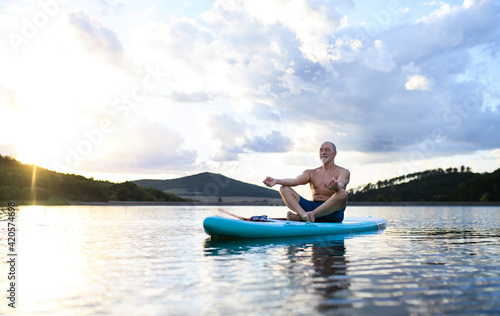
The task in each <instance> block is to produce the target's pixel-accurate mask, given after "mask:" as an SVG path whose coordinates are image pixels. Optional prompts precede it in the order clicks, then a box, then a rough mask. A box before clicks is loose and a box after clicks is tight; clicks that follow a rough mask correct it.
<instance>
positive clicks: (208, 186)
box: [132, 172, 280, 198]
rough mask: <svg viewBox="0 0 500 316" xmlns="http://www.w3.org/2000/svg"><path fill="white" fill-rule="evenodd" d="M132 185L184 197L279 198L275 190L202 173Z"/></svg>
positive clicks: (214, 174) (215, 174)
mask: <svg viewBox="0 0 500 316" xmlns="http://www.w3.org/2000/svg"><path fill="white" fill-rule="evenodd" d="M132 182H133V183H135V184H137V185H140V186H143V187H148V186H151V187H153V188H156V189H158V190H161V191H165V192H170V193H173V194H176V195H179V196H184V197H189V196H192V197H199V196H207V197H209V196H210V197H236V196H244V197H259V198H280V194H279V192H278V191H276V190H272V189H268V188H265V187H263V186H258V185H255V184H250V183H245V182H242V181H238V180H235V179H231V178H228V177H226V176H223V175H221V174H217V173H210V172H203V173H199V174H196V175H192V176H187V177H183V178H177V179H171V180H136V181H132Z"/></svg>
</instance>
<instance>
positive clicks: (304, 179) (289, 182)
mask: <svg viewBox="0 0 500 316" xmlns="http://www.w3.org/2000/svg"><path fill="white" fill-rule="evenodd" d="M310 180H311V177H310V175H309V171H308V170H306V171H304V172H303V173H302V174H301V175H300V176H298V177H296V178H295V179H274V178H272V177H267V178H266V179H264V184H265V185H267V186H268V187H273V186H274V185H276V184H280V185H284V186H288V187H294V186H297V185H301V184H307V183H309V181H310Z"/></svg>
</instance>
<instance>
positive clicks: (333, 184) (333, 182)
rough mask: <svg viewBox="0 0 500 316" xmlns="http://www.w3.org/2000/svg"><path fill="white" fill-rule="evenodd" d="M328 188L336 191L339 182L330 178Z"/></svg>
mask: <svg viewBox="0 0 500 316" xmlns="http://www.w3.org/2000/svg"><path fill="white" fill-rule="evenodd" d="M328 189H330V190H332V191H333V192H337V191H338V190H340V186H339V182H338V181H337V179H335V178H332V180H330V181H328Z"/></svg>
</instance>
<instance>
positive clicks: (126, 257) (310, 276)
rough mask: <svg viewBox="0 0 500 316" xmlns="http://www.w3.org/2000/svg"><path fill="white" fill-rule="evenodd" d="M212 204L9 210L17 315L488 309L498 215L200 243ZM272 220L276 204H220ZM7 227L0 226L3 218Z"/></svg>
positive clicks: (495, 273)
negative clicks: (14, 246) (13, 212)
mask: <svg viewBox="0 0 500 316" xmlns="http://www.w3.org/2000/svg"><path fill="white" fill-rule="evenodd" d="M215 209H216V208H215V207H180V206H128V207H122V206H71V207H69V206H65V207H53V206H50V207H37V206H29V207H21V208H20V211H19V212H18V214H17V223H16V225H17V227H18V229H19V231H18V232H17V237H18V244H17V252H18V257H17V260H18V261H17V264H18V266H17V267H16V268H17V270H16V273H17V279H18V287H17V292H16V295H17V308H16V310H15V313H13V310H12V309H11V308H8V306H7V303H8V301H7V294H6V293H7V292H6V290H7V273H8V271H7V268H8V267H7V265H6V261H7V246H6V239H7V238H6V237H7V222H6V221H2V222H0V234H1V235H0V240H1V242H2V245H1V246H0V251H1V252H0V260H1V261H0V262H1V265H0V267H1V270H0V284H1V285H2V291H1V293H2V294H1V302H0V304H1V305H0V313H1V314H19V315H21V314H22V315H95V314H98V315H235V314H240V315H325V314H334V315H375V314H377V315H436V314H471V315H478V314H479V315H481V314H485V315H494V314H500V208H498V207H349V208H348V211H347V213H346V214H347V216H377V217H384V218H385V219H386V220H387V223H388V225H387V229H386V230H385V231H383V232H379V233H371V234H358V235H349V236H323V237H312V238H295V239H267V240H239V241H234V240H233V241H216V240H210V238H209V237H208V235H206V234H205V233H204V231H203V228H202V222H203V219H204V218H205V217H206V216H209V215H213V214H214V213H215ZM226 209H227V210H229V211H232V212H234V213H238V214H242V215H263V214H267V215H271V216H283V215H284V214H285V213H286V209H285V208H284V207H227V208H226ZM4 219H5V217H4Z"/></svg>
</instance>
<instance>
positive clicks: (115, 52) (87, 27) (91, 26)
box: [68, 11, 123, 60]
mask: <svg viewBox="0 0 500 316" xmlns="http://www.w3.org/2000/svg"><path fill="white" fill-rule="evenodd" d="M68 21H69V25H70V26H71V27H72V28H73V29H74V30H75V31H76V32H77V34H78V36H79V38H80V40H81V42H82V44H83V45H84V47H85V48H86V49H87V51H89V52H91V53H94V54H101V55H103V56H105V57H106V58H107V59H110V60H112V59H115V58H118V59H121V58H122V56H123V47H122V44H121V43H120V40H119V38H118V34H117V33H116V32H114V31H112V30H110V29H109V28H106V27H104V26H103V25H102V24H101V22H100V21H99V20H98V19H91V18H90V17H89V16H88V15H87V14H85V13H84V12H82V11H80V12H74V13H71V14H69V16H68Z"/></svg>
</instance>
